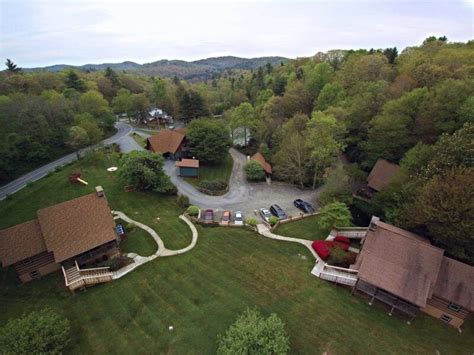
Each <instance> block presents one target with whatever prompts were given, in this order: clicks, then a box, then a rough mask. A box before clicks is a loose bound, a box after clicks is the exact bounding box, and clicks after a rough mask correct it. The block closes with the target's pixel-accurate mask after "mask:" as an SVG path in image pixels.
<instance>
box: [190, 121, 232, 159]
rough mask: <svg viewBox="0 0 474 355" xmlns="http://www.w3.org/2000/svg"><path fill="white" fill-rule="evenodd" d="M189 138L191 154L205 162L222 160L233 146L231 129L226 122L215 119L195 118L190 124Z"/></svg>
mask: <svg viewBox="0 0 474 355" xmlns="http://www.w3.org/2000/svg"><path fill="white" fill-rule="evenodd" d="M187 139H188V141H189V146H190V151H191V154H193V155H195V156H197V157H198V158H199V160H201V161H202V162H203V163H209V164H218V163H220V162H222V161H223V160H224V159H225V158H226V156H227V151H228V149H229V148H230V146H231V142H230V137H229V129H228V128H227V126H226V125H225V124H224V122H222V121H219V120H215V119H204V118H202V119H199V120H193V121H191V123H190V124H189V126H188V132H187Z"/></svg>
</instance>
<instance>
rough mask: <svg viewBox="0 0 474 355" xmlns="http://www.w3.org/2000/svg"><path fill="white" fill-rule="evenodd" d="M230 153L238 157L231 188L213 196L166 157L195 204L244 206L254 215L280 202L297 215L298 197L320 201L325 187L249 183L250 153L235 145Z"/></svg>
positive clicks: (171, 171)
mask: <svg viewBox="0 0 474 355" xmlns="http://www.w3.org/2000/svg"><path fill="white" fill-rule="evenodd" d="M230 154H231V155H232V158H233V160H234V166H233V168H232V175H231V178H230V182H229V192H227V193H226V194H225V195H222V196H209V195H206V194H203V193H201V192H199V191H198V190H196V189H195V188H194V186H192V185H190V184H188V183H187V182H186V181H185V180H183V179H181V178H180V177H179V176H178V175H177V169H176V167H175V162H173V161H171V160H168V161H166V163H165V171H166V173H167V174H168V175H169V176H170V178H171V181H172V182H173V184H175V185H176V187H177V188H178V191H179V192H180V193H181V194H184V195H186V196H188V197H189V200H190V202H191V203H192V204H195V205H197V206H199V207H201V208H212V209H217V210H225V209H230V210H233V211H237V210H240V211H242V212H243V213H244V215H245V217H250V216H252V215H254V210H255V209H258V208H261V207H266V208H268V207H269V206H270V205H271V204H273V203H277V204H279V205H280V206H281V207H282V208H283V209H284V210H285V211H286V212H287V214H288V215H293V216H296V215H298V214H299V210H298V209H296V208H295V207H294V206H293V201H294V200H295V199H296V198H301V199H303V200H305V201H308V202H310V203H313V205H315V206H316V205H317V198H318V196H319V194H320V192H321V189H316V190H300V189H298V188H296V187H294V186H292V185H286V184H275V183H272V184H271V185H267V184H266V183H248V182H247V180H246V178H245V173H244V169H243V166H244V165H245V163H246V162H247V158H246V156H245V155H243V154H242V153H240V152H238V151H237V150H235V149H231V150H230Z"/></svg>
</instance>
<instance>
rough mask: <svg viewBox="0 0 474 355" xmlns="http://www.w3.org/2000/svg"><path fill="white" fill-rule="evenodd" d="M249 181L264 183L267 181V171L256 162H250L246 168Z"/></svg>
mask: <svg viewBox="0 0 474 355" xmlns="http://www.w3.org/2000/svg"><path fill="white" fill-rule="evenodd" d="M244 170H245V174H246V175H247V180H249V181H263V180H265V171H264V170H263V168H262V166H261V165H260V164H259V163H257V162H256V161H255V160H250V161H249V162H248V163H247V164H245V167H244Z"/></svg>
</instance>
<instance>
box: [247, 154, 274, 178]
mask: <svg viewBox="0 0 474 355" xmlns="http://www.w3.org/2000/svg"><path fill="white" fill-rule="evenodd" d="M250 159H251V160H255V161H256V162H257V163H259V164H260V165H261V166H262V168H263V170H264V171H265V174H266V175H267V176H271V175H272V166H271V165H270V163H269V162H267V161H266V160H265V157H264V156H263V155H262V153H260V152H257V153H255V154H254V155H253V156H252V157H251V158H250Z"/></svg>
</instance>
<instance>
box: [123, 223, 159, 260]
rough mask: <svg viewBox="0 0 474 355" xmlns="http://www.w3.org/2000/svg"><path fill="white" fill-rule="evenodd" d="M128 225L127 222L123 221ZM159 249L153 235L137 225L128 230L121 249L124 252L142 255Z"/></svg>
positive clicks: (151, 253) (150, 253)
mask: <svg viewBox="0 0 474 355" xmlns="http://www.w3.org/2000/svg"><path fill="white" fill-rule="evenodd" d="M123 225H124V226H126V223H123ZM156 249H158V246H157V245H156V242H155V240H154V239H153V237H152V236H151V235H150V234H148V233H147V232H146V231H144V230H143V229H141V228H138V227H135V229H133V230H132V231H131V232H127V238H126V239H125V240H124V241H122V242H121V243H120V250H121V251H122V252H124V253H137V254H138V255H141V256H150V255H153V254H154V253H155V252H156Z"/></svg>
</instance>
